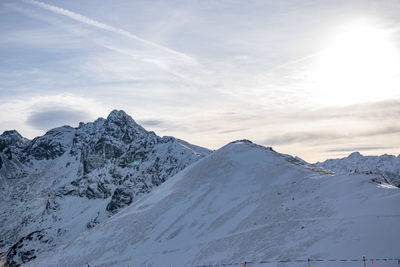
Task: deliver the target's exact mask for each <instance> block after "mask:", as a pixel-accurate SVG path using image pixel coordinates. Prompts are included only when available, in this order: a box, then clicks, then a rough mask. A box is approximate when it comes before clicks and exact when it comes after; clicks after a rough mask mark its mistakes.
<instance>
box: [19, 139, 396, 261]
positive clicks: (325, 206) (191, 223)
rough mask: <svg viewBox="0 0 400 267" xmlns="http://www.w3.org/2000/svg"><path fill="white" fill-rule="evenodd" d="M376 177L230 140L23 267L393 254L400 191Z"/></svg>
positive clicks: (354, 256) (337, 257)
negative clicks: (329, 169) (333, 170)
mask: <svg viewBox="0 0 400 267" xmlns="http://www.w3.org/2000/svg"><path fill="white" fill-rule="evenodd" d="M375 177H376V175H367V174H357V175H351V176H348V175H331V174H329V173H324V172H323V170H321V169H313V168H312V167H309V166H307V165H304V164H299V161H298V160H296V159H294V158H290V157H289V156H287V155H282V154H279V153H276V152H274V151H273V150H272V149H270V148H265V147H261V146H258V145H255V144H252V143H249V142H243V141H242V142H233V143H230V144H228V145H226V146H225V147H223V148H221V149H219V150H217V151H215V152H214V153H212V154H211V155H209V156H207V157H205V158H203V159H202V160H200V161H198V162H196V163H194V164H192V165H191V166H189V167H188V168H186V169H185V170H183V171H181V172H180V173H178V174H177V175H175V176H174V177H172V178H170V179H169V180H168V181H166V182H165V183H163V184H162V185H161V186H159V187H158V188H156V189H154V190H153V191H152V192H151V193H150V194H148V195H145V196H143V197H141V198H140V199H139V200H137V201H136V202H134V203H133V204H131V205H130V206H129V207H127V208H125V209H124V210H122V211H121V212H120V213H118V214H116V215H115V216H113V217H111V218H109V219H108V220H106V221H105V222H104V223H102V224H99V225H97V226H96V227H94V228H92V229H89V230H88V231H86V232H85V233H83V234H82V235H80V236H79V237H77V238H75V239H74V240H72V241H71V242H69V243H68V244H66V245H64V246H62V247H59V248H57V249H56V250H55V251H53V252H51V253H48V254H47V255H45V256H44V257H41V258H38V259H36V260H34V261H32V262H31V263H29V264H28V265H27V266H87V264H90V266H194V265H203V264H205V265H206V266H207V265H208V264H210V265H209V266H213V265H212V264H226V263H231V262H244V261H251V262H255V261H263V260H269V261H271V260H277V259H297V258H300V259H306V258H307V257H310V258H320V259H321V258H322V259H332V258H333V259H353V258H356V259H357V258H361V257H362V255H367V257H379V258H383V257H390V258H393V257H396V256H398V253H399V249H398V248H399V246H398V244H399V240H400V230H399V228H398V227H397V226H398V224H399V223H400V206H399V203H400V189H399V188H396V187H393V186H391V185H388V184H378V183H375V182H373V181H372V179H373V178H375ZM361 264H362V263H360V262H346V263H344V262H339V263H338V262H323V263H318V262H313V264H312V266H324V267H330V266H335V267H337V266H361ZM390 264H391V265H390ZM392 265H393V262H388V263H384V262H381V263H380V265H379V266H392ZM237 266H239V265H237ZM248 266H293V267H294V266H306V263H283V262H282V263H274V264H260V265H257V264H249V265H248Z"/></svg>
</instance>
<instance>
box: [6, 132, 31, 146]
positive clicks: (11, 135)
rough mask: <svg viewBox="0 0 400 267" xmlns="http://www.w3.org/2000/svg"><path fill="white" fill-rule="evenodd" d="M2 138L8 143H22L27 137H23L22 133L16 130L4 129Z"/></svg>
mask: <svg viewBox="0 0 400 267" xmlns="http://www.w3.org/2000/svg"><path fill="white" fill-rule="evenodd" d="M0 140H2V141H3V142H4V143H5V144H6V145H9V146H10V145H12V146H13V145H21V144H23V143H24V142H25V141H26V140H27V139H26V138H24V137H22V135H21V134H20V133H19V132H18V131H16V130H10V131H4V132H3V133H2V134H1V135H0Z"/></svg>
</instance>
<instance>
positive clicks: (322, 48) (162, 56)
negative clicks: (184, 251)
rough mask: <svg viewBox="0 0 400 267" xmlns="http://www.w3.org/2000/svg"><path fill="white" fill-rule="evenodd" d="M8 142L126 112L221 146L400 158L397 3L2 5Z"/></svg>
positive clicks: (95, 1)
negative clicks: (238, 143) (15, 134)
mask: <svg viewBox="0 0 400 267" xmlns="http://www.w3.org/2000/svg"><path fill="white" fill-rule="evenodd" d="M0 36H1V37H0V59H1V60H0V100H1V101H0V114H1V115H0V132H2V131H4V130H10V129H16V130H17V131H19V132H20V133H21V134H22V135H23V136H25V137H27V138H30V139H31V138H34V137H36V136H39V135H43V134H44V133H45V132H46V131H47V130H50V129H51V128H54V127H58V126H62V125H71V126H73V127H76V126H77V125H78V124H79V122H81V121H82V122H90V121H93V120H95V119H96V118H98V117H107V115H108V114H109V112H111V111H112V110H113V109H122V110H124V111H125V112H127V113H128V114H129V115H131V116H132V117H133V119H134V120H135V121H136V122H138V123H139V124H141V125H142V126H143V127H145V128H146V129H147V130H152V131H155V132H156V133H157V134H158V135H160V136H165V135H168V136H174V137H177V138H181V139H184V140H186V141H188V142H191V143H193V144H196V145H200V146H204V147H207V148H210V149H218V148H219V147H221V146H223V145H225V144H226V143H228V142H230V141H233V140H237V139H249V140H251V141H253V142H255V143H258V144H261V145H264V146H272V147H273V148H274V149H275V150H277V151H278V152H282V153H287V154H291V155H297V156H299V157H301V158H303V159H304V160H307V161H309V162H316V161H323V160H325V159H327V158H337V157H344V156H347V155H348V154H350V153H351V152H353V151H360V152H361V153H362V154H364V155H380V154H384V153H388V154H395V155H398V154H399V153H400V138H398V137H399V135H400V122H399V120H398V118H399V116H400V90H399V89H400V2H399V1H397V0H376V1H373V0H363V1H358V0H343V1H341V0H334V1H333V0H313V1H308V0H285V1H275V0H263V1H259V0H246V1H244V0H212V1H211V0H190V1H187V0H168V1H165V0H135V1H128V0H113V1H105V0H85V1H71V0H69V1H65V0H45V1H37V0H12V1H11V0H0Z"/></svg>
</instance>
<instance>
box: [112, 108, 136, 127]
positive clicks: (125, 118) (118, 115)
mask: <svg viewBox="0 0 400 267" xmlns="http://www.w3.org/2000/svg"><path fill="white" fill-rule="evenodd" d="M107 120H108V121H112V122H130V123H132V122H133V123H135V124H136V122H135V121H134V120H133V119H132V117H131V116H129V115H128V114H126V113H125V111H123V110H116V109H114V110H113V111H111V112H110V114H109V115H108V116H107Z"/></svg>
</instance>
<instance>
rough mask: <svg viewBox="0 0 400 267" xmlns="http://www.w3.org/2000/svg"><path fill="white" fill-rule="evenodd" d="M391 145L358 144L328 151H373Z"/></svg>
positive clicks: (387, 147) (388, 147)
mask: <svg viewBox="0 0 400 267" xmlns="http://www.w3.org/2000/svg"><path fill="white" fill-rule="evenodd" d="M390 148H391V147H390V146H361V147H360V146H356V147H342V148H335V149H328V150H326V152H354V151H373V150H384V149H390Z"/></svg>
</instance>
